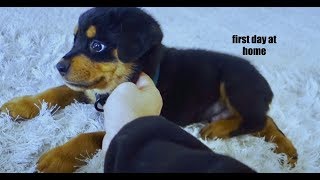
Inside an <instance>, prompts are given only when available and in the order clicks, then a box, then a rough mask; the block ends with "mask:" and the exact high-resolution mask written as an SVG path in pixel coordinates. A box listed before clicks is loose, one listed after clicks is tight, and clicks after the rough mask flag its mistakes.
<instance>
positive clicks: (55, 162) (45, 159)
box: [37, 146, 85, 173]
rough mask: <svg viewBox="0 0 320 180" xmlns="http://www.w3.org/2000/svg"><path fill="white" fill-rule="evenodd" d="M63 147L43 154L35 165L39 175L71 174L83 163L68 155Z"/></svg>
mask: <svg viewBox="0 0 320 180" xmlns="http://www.w3.org/2000/svg"><path fill="white" fill-rule="evenodd" d="M68 151H69V150H68V149H66V147H65V146H59V147H56V148H54V149H52V150H50V151H48V152H46V153H45V154H43V155H42V156H41V157H40V159H39V160H38V163H37V172H40V173H72V172H74V171H75V170H76V169H77V168H79V166H81V165H84V164H85V162H83V161H80V160H78V159H77V158H76V157H73V156H72V155H71V154H72V153H71V154H69V153H68Z"/></svg>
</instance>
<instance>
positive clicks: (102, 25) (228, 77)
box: [66, 7, 273, 136]
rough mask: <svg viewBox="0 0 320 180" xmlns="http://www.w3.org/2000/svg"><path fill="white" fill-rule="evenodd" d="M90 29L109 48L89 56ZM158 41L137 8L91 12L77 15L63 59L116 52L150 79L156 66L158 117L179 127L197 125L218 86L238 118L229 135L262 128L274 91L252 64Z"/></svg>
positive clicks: (216, 94) (101, 56) (154, 29)
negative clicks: (71, 44) (222, 87)
mask: <svg viewBox="0 0 320 180" xmlns="http://www.w3.org/2000/svg"><path fill="white" fill-rule="evenodd" d="M90 25H95V26H96V27H97V29H98V32H97V35H96V37H95V39H98V40H99V41H102V42H104V43H105V44H106V45H107V46H108V50H106V51H105V52H103V53H99V54H92V53H90V51H89V50H88V43H89V41H91V39H87V38H86V37H85V35H84V34H85V32H84V31H85V30H86V29H87V28H88V27H89V26H90ZM162 38H163V34H162V31H161V29H160V26H159V24H158V23H157V22H156V21H155V20H154V19H153V18H152V17H151V16H150V15H148V14H147V13H145V12H144V11H143V10H141V9H139V8H124V7H121V8H93V9H91V10H89V11H87V12H85V13H84V14H83V15H81V17H80V19H79V31H78V33H77V36H76V38H75V45H74V47H73V49H72V50H71V51H70V53H68V54H67V55H66V57H70V56H73V55H75V54H77V53H83V54H85V55H86V56H88V57H89V58H91V59H92V60H94V61H105V60H106V59H110V60H112V58H113V57H112V56H111V55H110V52H111V50H112V49H118V55H119V59H120V60H121V61H123V62H125V63H126V62H134V63H135V64H136V65H137V67H138V69H139V71H144V72H145V73H147V74H148V75H150V76H151V77H153V76H155V71H156V69H157V67H158V66H160V76H159V81H158V83H157V87H158V89H159V90H160V92H161V95H162V97H163V102H164V105H163V109H162V113H161V115H163V116H164V117H166V118H168V119H169V120H171V121H173V122H175V123H176V124H178V125H182V126H184V125H188V124H191V123H196V122H198V121H199V120H200V119H201V115H202V114H204V112H205V111H206V110H207V109H208V108H209V107H210V105H212V104H213V103H214V102H216V101H218V99H219V97H220V92H219V86H220V84H221V83H222V82H223V83H224V84H225V89H226V93H227V95H228V97H229V100H230V103H231V105H232V106H233V107H234V108H235V109H236V110H237V111H238V112H239V113H240V114H241V116H242V117H243V123H242V124H241V126H240V128H239V129H238V130H236V131H234V132H233V133H232V136H236V135H241V134H247V133H252V132H256V131H258V130H261V129H262V128H263V127H264V125H265V119H266V113H267V111H268V110H269V104H270V103H271V100H272V98H273V93H272V91H271V88H270V86H269V84H268V83H267V81H266V80H265V78H264V77H263V76H262V75H261V74H260V73H259V72H258V71H257V69H256V68H255V67H254V66H253V65H251V64H250V63H249V62H248V61H246V60H244V59H242V58H239V57H235V56H231V55H227V54H222V53H218V52H213V51H206V50H195V49H190V50H179V49H175V48H168V47H165V46H164V45H162V44H161V40H162ZM212 38H213V39H214V36H213V37H212Z"/></svg>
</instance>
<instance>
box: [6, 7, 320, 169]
mask: <svg viewBox="0 0 320 180" xmlns="http://www.w3.org/2000/svg"><path fill="white" fill-rule="evenodd" d="M86 9H87V8H1V9H0V13H1V16H0V24H1V26H0V84H1V89H0V105H2V104H3V103H5V102H7V101H8V100H10V99H11V98H14V97H17V96H22V95H27V94H36V93H38V92H41V91H44V90H46V89H48V88H50V87H54V86H58V85H61V84H62V80H61V78H60V76H59V75H58V72H57V71H56V70H55V68H54V65H55V64H56V63H57V62H58V61H59V59H60V58H61V57H62V56H63V55H64V54H65V53H66V52H67V51H68V50H69V49H70V48H71V46H72V41H73V35H72V33H73V28H74V26H75V24H76V21H77V19H78V16H79V15H80V13H82V12H84V11H85V10H86ZM145 9H146V10H147V11H148V12H150V13H151V14H152V15H153V16H154V17H155V18H156V19H157V20H158V21H159V23H160V24H161V26H162V29H163V31H164V41H163V42H164V44H166V45H168V46H177V47H181V48H193V47H195V48H204V49H212V50H217V51H222V52H227V53H232V54H235V55H239V56H241V55H242V54H241V53H242V46H243V45H240V44H232V35H233V34H237V35H249V36H251V35H255V34H256V35H262V36H272V35H276V36H277V44H269V45H268V44H266V45H244V46H247V47H265V48H267V55H265V56H247V58H248V59H249V60H251V62H252V63H253V64H255V66H256V67H257V68H258V69H259V70H260V71H261V73H262V74H263V75H264V76H265V77H266V79H267V80H268V81H269V83H270V84H271V87H272V89H273V91H274V94H275V97H274V100H273V103H272V106H271V110H270V112H269V114H270V115H271V116H272V117H273V118H274V119H275V121H276V123H277V124H278V126H279V127H280V129H282V130H283V132H284V133H285V134H286V135H287V136H288V137H289V138H290V139H291V140H292V141H293V143H294V144H295V146H296V148H297V150H298V153H299V160H298V164H297V166H296V167H295V168H293V169H289V168H288V167H285V166H281V165H280V164H279V160H280V159H281V158H284V156H283V155H280V154H275V153H273V152H272V150H271V149H272V148H274V144H272V143H266V142H264V140H263V139H262V138H255V137H251V136H243V137H238V138H232V139H230V140H219V139H218V140H211V141H202V142H203V143H205V144H206V145H207V146H209V147H210V148H211V149H212V150H213V151H215V152H218V153H222V154H226V155H229V156H232V157H234V158H236V159H238V160H240V161H242V162H243V163H245V164H247V165H248V166H250V167H252V168H253V169H255V170H257V171H258V172H320V154H319V153H320V141H319V139H318V138H319V136H320V121H319V120H320V101H319V82H320V78H319V77H320V71H319V68H320V63H319V62H320V58H319V55H318V52H319V48H320V44H319V43H320V41H319V39H320V34H319V29H320V22H319V21H318V18H319V16H320V11H319V10H320V9H319V8H145ZM102 122H103V117H102V115H101V114H99V113H97V112H96V111H95V109H94V107H93V106H92V105H85V104H80V103H74V104H72V105H70V106H68V107H67V108H65V109H64V110H62V111H59V112H57V113H56V114H55V115H51V114H50V113H49V110H47V108H46V104H45V103H44V104H43V106H42V107H41V112H40V114H39V116H37V117H35V118H34V119H32V120H30V121H25V122H21V123H17V122H13V121H11V120H10V118H9V117H8V116H7V115H4V114H2V115H1V117H0V172H33V171H34V170H35V163H36V161H37V159H38V158H39V157H40V155H41V154H42V153H44V152H46V151H47V150H49V149H51V148H53V147H55V146H57V145H61V144H63V143H64V142H66V141H68V140H69V139H70V138H72V137H75V136H76V135H77V134H80V133H83V132H92V131H97V130H102V129H103V126H102V124H103V123H102ZM200 126H201V125H192V126H189V127H186V128H185V130H187V131H188V132H190V133H191V134H193V135H194V136H196V137H198V138H199V134H198V133H199V127H200ZM84 158H86V156H84ZM87 161H88V164H87V165H86V166H84V167H81V168H80V169H79V171H78V172H103V161H104V154H102V153H101V151H100V152H98V153H97V154H96V156H95V157H94V158H93V159H87Z"/></svg>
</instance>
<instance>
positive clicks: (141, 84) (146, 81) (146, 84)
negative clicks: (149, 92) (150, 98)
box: [136, 72, 155, 90]
mask: <svg viewBox="0 0 320 180" xmlns="http://www.w3.org/2000/svg"><path fill="white" fill-rule="evenodd" d="M136 85H137V87H138V88H139V89H140V90H145V89H149V88H152V87H155V85H154V83H153V81H152V79H151V78H150V77H149V76H148V75H147V74H146V73H144V72H142V73H141V74H140V77H139V79H138V81H137V83H136Z"/></svg>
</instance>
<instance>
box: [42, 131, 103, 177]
mask: <svg viewBox="0 0 320 180" xmlns="http://www.w3.org/2000/svg"><path fill="white" fill-rule="evenodd" d="M104 135H105V132H94V133H86V134H80V135H78V136H77V137H75V138H73V139H71V140H70V141H68V142H67V143H65V144H64V145H62V146H58V147H56V148H54V149H52V150H50V151H48V152H46V153H45V154H43V155H42V156H41V157H40V159H39V160H38V163H37V170H38V171H40V172H45V173H71V172H74V171H75V170H76V169H77V168H78V167H80V166H83V165H85V162H84V161H83V160H84V159H85V158H92V157H93V155H94V154H95V153H96V152H97V150H98V149H101V148H102V141H103V137H104ZM88 156H89V157H88ZM81 160H82V161H81Z"/></svg>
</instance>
